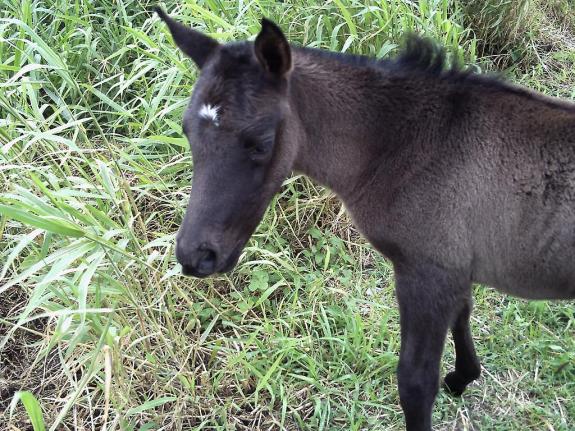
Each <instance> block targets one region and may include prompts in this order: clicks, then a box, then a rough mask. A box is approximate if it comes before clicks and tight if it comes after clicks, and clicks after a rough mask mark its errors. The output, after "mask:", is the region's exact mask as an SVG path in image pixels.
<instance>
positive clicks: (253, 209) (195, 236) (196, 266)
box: [157, 9, 296, 277]
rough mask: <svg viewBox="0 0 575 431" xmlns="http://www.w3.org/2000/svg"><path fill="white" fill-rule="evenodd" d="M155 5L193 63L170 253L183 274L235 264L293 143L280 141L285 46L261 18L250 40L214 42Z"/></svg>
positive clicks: (290, 157)
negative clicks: (185, 186) (186, 182)
mask: <svg viewBox="0 0 575 431" xmlns="http://www.w3.org/2000/svg"><path fill="white" fill-rule="evenodd" d="M157 12H158V14H159V15H160V17H161V18H162V19H163V20H164V21H165V22H166V23H167V25H168V27H169V29H170V31H171V33H172V36H173V38H174V41H175V42H176V44H177V45H178V47H179V48H180V49H181V50H182V51H183V52H184V53H185V54H186V55H188V56H189V57H191V58H192V60H193V61H194V62H195V63H196V65H197V66H198V67H199V68H200V70H201V73H200V77H199V78H198V81H197V82H196V84H195V87H194V91H193V94H192V97H191V101H190V104H189V106H188V108H187V110H186V112H185V114H184V120H183V131H184V133H185V134H186V136H187V138H188V140H189V143H190V147H191V150H192V157H193V161H194V177H193V185H192V192H191V196H190V202H189V204H188V208H187V211H186V215H185V218H184V221H183V223H182V225H181V227H180V230H179V232H178V235H177V240H176V241H177V245H176V257H177V259H178V261H179V262H180V263H181V265H182V268H183V273H184V274H186V275H193V276H197V277H205V276H208V275H210V274H213V273H215V272H226V271H229V270H231V269H232V268H233V267H234V266H235V264H236V262H237V260H238V257H239V255H240V253H241V251H242V249H243V247H244V245H245V243H246V242H247V241H248V239H249V237H250V236H251V234H252V233H253V231H254V230H255V228H256V226H257V225H258V223H259V221H260V220H261V218H262V216H263V214H264V212H265V209H266V207H267V205H268V204H269V202H270V200H271V198H272V196H273V195H274V194H275V193H276V192H277V191H278V189H279V187H280V186H281V183H282V181H283V180H284V179H285V178H286V177H287V176H288V175H289V173H290V171H291V169H292V165H293V162H294V159H295V156H296V154H295V152H296V151H295V145H288V143H287V142H286V134H287V128H288V123H289V122H288V118H289V112H288V111H289V106H288V101H287V89H288V80H289V76H290V71H291V68H292V59H291V51H290V47H289V44H288V42H287V40H286V38H285V37H284V35H283V34H282V32H281V30H280V29H279V28H278V27H277V26H276V25H275V24H273V23H272V22H271V21H268V20H265V19H264V20H263V21H262V29H261V31H260V33H259V35H258V36H257V38H256V40H255V42H254V43H248V42H242V43H231V44H226V45H221V44H219V43H218V42H217V41H215V40H214V39H211V38H209V37H208V36H206V35H203V34H201V33H199V32H197V31H195V30H192V29H190V28H188V27H186V26H184V25H182V24H180V23H178V22H176V21H174V20H173V19H172V18H170V17H169V16H168V15H166V14H165V13H164V12H163V11H162V10H159V9H158V10H157Z"/></svg>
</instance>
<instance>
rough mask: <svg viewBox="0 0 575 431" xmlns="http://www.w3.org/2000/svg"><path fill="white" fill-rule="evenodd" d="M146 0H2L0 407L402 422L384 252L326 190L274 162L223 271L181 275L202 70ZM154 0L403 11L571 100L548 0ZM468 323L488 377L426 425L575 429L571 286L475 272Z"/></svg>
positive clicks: (376, 426) (358, 17) (192, 6)
mask: <svg viewBox="0 0 575 431" xmlns="http://www.w3.org/2000/svg"><path fill="white" fill-rule="evenodd" d="M178 3H181V5H178ZM480 3H481V4H482V5H481V7H479V9H474V7H475V8H477V7H478V5H479V4H480ZM153 4H155V2H151V1H148V0H98V1H88V0H74V1H67V0H0V6H1V7H0V144H1V147H0V298H2V299H1V301H0V428H1V429H29V427H30V424H33V427H34V429H43V427H44V425H45V427H46V429H50V430H56V429H58V430H62V429H122V430H152V429H160V428H161V429H186V430H296V429H302V430H367V429H369V430H401V429H403V428H402V427H403V417H402V414H401V410H400V408H399V404H398V398H397V390H396V381H395V367H396V364H397V352H398V350H399V328H398V316H397V310H396V308H395V298H394V294H393V278H392V269H391V267H390V265H389V263H388V262H386V261H385V260H384V259H383V258H382V257H381V256H379V255H378V254H377V253H376V252H374V251H373V249H372V248H371V247H370V246H369V245H367V244H366V242H365V241H364V240H363V239H361V238H360V236H359V235H358V233H357V232H356V231H355V230H354V229H353V227H352V225H351V222H350V220H349V219H348V218H347V216H346V215H345V212H344V211H343V208H342V206H341V204H340V203H339V201H338V200H337V199H336V198H335V197H333V196H332V195H331V194H330V193H329V192H328V191H327V190H324V189H322V188H321V187H318V186H317V185H313V184H312V183H310V182H309V181H308V180H305V179H303V178H301V177H293V178H291V179H289V180H288V181H286V183H285V187H284V188H283V190H282V192H281V193H280V194H279V195H278V196H277V198H276V199H275V200H274V202H273V204H272V205H271V207H270V209H269V210H268V212H267V214H266V216H265V219H264V221H263V222H262V224H261V226H260V227H259V229H258V230H257V232H256V234H255V235H254V237H253V239H252V240H251V242H250V243H249V246H248V247H247V248H246V250H245V253H244V255H243V257H242V259H241V261H240V264H239V266H238V268H237V270H236V271H234V272H233V273H232V274H231V275H229V276H223V277H219V278H215V279H209V280H205V281H198V280H191V279H187V278H183V277H181V276H180V275H179V271H178V268H177V266H176V263H175V259H174V257H173V242H174V235H175V232H176V230H177V228H178V223H179V221H180V220H181V219H182V216H183V212H184V209H185V205H186V201H187V195H188V193H189V190H190V179H191V174H192V161H191V158H190V155H189V152H188V148H187V143H186V141H185V139H183V138H182V134H181V126H180V118H181V115H182V111H183V109H184V107H185V105H186V103H187V98H188V97H189V95H190V92H191V88H192V85H193V83H194V79H195V77H196V74H197V72H196V70H195V69H194V67H193V66H192V63H191V62H190V61H189V60H188V59H184V58H183V57H182V56H181V54H180V53H179V52H178V51H177V49H176V48H175V47H174V45H173V44H172V43H171V39H170V37H169V35H168V33H167V30H166V28H165V26H164V25H163V24H162V23H161V22H160V21H159V20H158V18H157V17H155V16H154V15H153V14H152V13H151V12H150V8H151V6H152V5H153ZM509 5H513V7H511V6H509ZM164 6H165V8H166V10H168V11H170V12H171V13H172V14H173V15H175V16H177V17H178V18H179V19H181V20H182V21H184V22H186V23H188V24H190V25H193V26H194V27H196V28H198V29H201V30H202V31H205V32H208V33H209V34H211V35H212V36H214V37H216V38H218V39H220V40H222V41H227V40H233V39H236V38H246V37H253V36H254V35H255V34H256V33H257V31H258V29H259V19H260V17H261V16H262V15H265V16H268V17H270V18H272V19H274V20H276V21H277V22H279V23H280V24H281V26H282V27H283V28H284V29H285V31H286V33H287V34H288V36H289V38H290V39H291V40H292V41H295V42H297V43H301V44H304V45H307V46H314V47H323V48H328V49H332V50H338V51H349V52H356V53H365V54H370V55H375V56H378V57H383V56H387V55H391V54H393V53H395V52H396V49H397V44H398V43H399V41H400V40H401V35H402V34H403V33H404V32H406V31H417V32H421V33H425V34H427V35H430V36H432V37H434V38H435V39H437V40H438V41H440V42H441V43H443V44H445V45H447V46H449V47H450V48H451V50H452V52H455V53H456V54H457V55H458V56H460V57H462V58H463V59H464V60H465V61H466V62H468V63H476V64H480V65H481V67H483V68H487V69H492V68H495V67H497V66H499V67H502V66H509V67H511V69H510V71H509V73H508V74H509V75H510V76H511V77H512V79H514V80H516V81H518V82H521V83H524V84H527V85H529V86H531V87H533V88H536V89H539V90H541V91H545V92H546V93H548V94H551V95H562V96H565V97H573V98H575V85H574V83H575V72H574V71H575V49H574V46H575V23H574V22H575V20H574V19H573V17H574V16H575V15H574V13H575V10H574V7H573V3H572V2H568V1H566V0H555V1H552V2H545V3H544V2H543V0H540V1H521V2H510V1H504V0H489V1H483V2H478V1H475V2H474V1H470V2H464V1H459V2H457V1H451V0H419V1H418V2H416V1H408V0H387V1H369V2H368V1H358V0H332V1H322V0H306V1H298V0H294V1H286V2H276V1H263V0H259V1H258V0H254V1H240V2H235V1H228V0H204V1H201V0H198V1H195V0H187V1H181V2H175V1H169V2H165V3H164ZM472 326H473V331H474V336H475V339H476V341H477V349H478V353H479V355H480V357H481V359H482V363H483V366H484V373H483V376H482V378H481V379H480V381H479V383H478V384H474V385H472V386H471V387H470V389H469V390H468V392H467V393H466V395H465V396H464V397H463V398H462V399H454V398H452V397H450V396H448V395H446V394H444V393H440V395H439V397H438V400H437V405H436V409H435V422H436V424H437V425H436V426H437V429H440V430H452V429H456V428H458V429H464V430H472V429H481V430H483V429H485V430H487V429H488V430H519V429H521V430H542V429H548V430H556V431H558V430H568V429H572V427H573V424H574V423H575V336H574V335H575V314H574V311H573V303H550V302H530V303H527V302H524V301H520V300H516V299H512V298H510V297H505V296H503V295H501V294H498V293H495V292H493V291H492V290H489V289H483V288H478V289H477V290H476V310H475V313H474V317H473V319H472ZM444 359H445V361H444V369H448V368H450V367H451V366H452V364H453V351H452V348H451V346H448V348H447V350H446V353H445V357H444ZM17 391H23V392H17ZM25 391H29V392H25ZM32 394H33V395H32ZM35 400H37V402H36V401H35ZM40 409H41V411H40ZM9 426H10V427H12V428H8V427H9Z"/></svg>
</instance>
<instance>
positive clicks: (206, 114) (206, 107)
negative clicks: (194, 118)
mask: <svg viewBox="0 0 575 431" xmlns="http://www.w3.org/2000/svg"><path fill="white" fill-rule="evenodd" d="M219 110H220V107H219V106H217V105H216V106H212V105H210V104H209V103H205V104H203V105H202V107H201V108H200V111H199V112H198V115H199V116H200V118H205V119H206V120H210V121H211V122H212V123H214V125H215V126H219V125H220V123H219V121H218V112H219Z"/></svg>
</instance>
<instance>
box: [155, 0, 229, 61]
mask: <svg viewBox="0 0 575 431" xmlns="http://www.w3.org/2000/svg"><path fill="white" fill-rule="evenodd" d="M154 10H155V11H156V13H157V14H158V15H159V16H160V18H162V20H163V21H164V22H165V23H166V24H167V25H168V28H169V29H170V33H172V37H173V38H174V42H176V45H178V48H180V49H181V50H182V51H183V53H184V54H186V55H187V56H188V57H190V58H191V59H192V60H194V63H196V65H197V66H198V67H199V68H200V69H201V68H202V67H203V65H204V64H205V62H206V60H207V59H208V57H209V56H210V55H211V54H212V53H213V52H214V51H215V50H216V49H217V48H218V46H219V43H218V42H217V41H216V40H214V39H212V38H211V37H208V36H206V35H205V34H202V33H200V32H199V31H196V30H193V29H191V28H189V27H187V26H185V25H183V24H181V23H179V22H178V21H176V20H175V19H173V18H172V17H170V16H169V15H168V14H167V13H166V12H164V10H163V9H162V8H160V7H159V6H156V7H155V8H154Z"/></svg>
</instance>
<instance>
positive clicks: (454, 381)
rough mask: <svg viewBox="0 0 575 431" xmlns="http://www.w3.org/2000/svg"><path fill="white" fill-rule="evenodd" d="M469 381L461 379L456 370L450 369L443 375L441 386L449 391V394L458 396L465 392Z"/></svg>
mask: <svg viewBox="0 0 575 431" xmlns="http://www.w3.org/2000/svg"><path fill="white" fill-rule="evenodd" d="M469 383H470V382H469V381H467V380H465V379H463V378H462V377H461V376H460V375H459V374H458V373H457V371H452V372H451V373H449V374H447V375H446V376H445V380H444V381H443V388H444V389H445V390H446V391H447V392H449V393H450V394H451V395H455V396H456V397H460V396H461V395H463V392H465V388H466V387H467V385H468V384H469Z"/></svg>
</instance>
